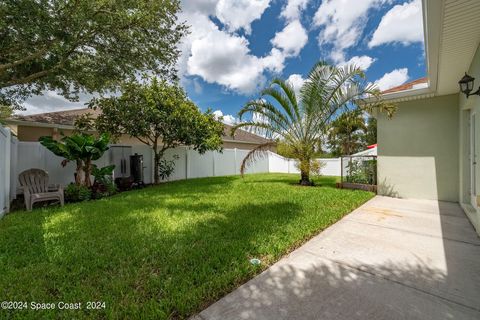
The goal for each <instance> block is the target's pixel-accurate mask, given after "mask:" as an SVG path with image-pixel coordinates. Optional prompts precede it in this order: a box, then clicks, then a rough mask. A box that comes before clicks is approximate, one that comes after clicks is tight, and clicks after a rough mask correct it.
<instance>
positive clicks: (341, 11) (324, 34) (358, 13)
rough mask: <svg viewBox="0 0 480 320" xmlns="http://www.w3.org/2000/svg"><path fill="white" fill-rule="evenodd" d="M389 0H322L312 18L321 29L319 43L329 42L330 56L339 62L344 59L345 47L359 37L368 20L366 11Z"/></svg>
mask: <svg viewBox="0 0 480 320" xmlns="http://www.w3.org/2000/svg"><path fill="white" fill-rule="evenodd" d="M388 1H389V0H356V1H354V3H353V2H352V1H349V0H324V1H323V2H322V4H321V5H320V7H319V8H318V10H317V12H316V13H315V16H314V18H313V23H314V25H315V26H316V27H320V28H321V31H320V34H319V37H318V41H319V44H320V45H323V44H330V45H332V50H331V53H330V58H332V59H333V60H334V62H336V63H339V62H342V61H344V60H345V53H344V51H345V49H348V48H350V47H352V46H353V45H355V44H356V43H357V42H358V40H359V39H360V37H361V35H362V33H363V30H364V28H365V25H366V21H367V20H368V15H367V14H368V11H369V10H370V9H371V8H374V7H376V6H379V5H381V4H383V3H385V2H388Z"/></svg>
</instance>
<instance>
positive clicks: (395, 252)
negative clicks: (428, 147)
mask: <svg viewBox="0 0 480 320" xmlns="http://www.w3.org/2000/svg"><path fill="white" fill-rule="evenodd" d="M194 319H198V320H215V319H218V320H220V319H222V320H226V319H256V320H260V319H272V320H274V319H275V320H276V319H290V320H293V319H302V320H304V319H435V320H438V319H480V239H479V238H478V236H477V234H476V233H475V231H474V229H473V227H472V226H471V225H470V223H469V221H468V220H467V218H466V217H465V214H464V213H463V211H462V209H461V208H460V207H459V206H458V205H457V204H455V203H448V202H437V201H428V200H403V199H394V198H388V197H375V198H374V199H372V200H371V201H369V202H368V203H366V204H365V205H363V206H362V207H360V208H358V209H357V210H355V211H354V212H352V213H351V214H349V215H348V216H346V217H345V218H344V219H342V220H341V221H339V222H338V223H336V224H335V225H333V226H331V227H330V228H328V229H327V230H325V231H324V232H322V233H321V234H320V235H318V236H316V237H315V238H313V239H312V240H310V241H309V242H308V243H306V244H305V245H304V246H302V247H300V248H299V249H297V250H295V251H294V252H292V253H291V254H290V255H288V256H287V257H285V258H283V259H282V260H280V261H279V262H278V263H276V264H275V265H273V266H272V267H271V268H269V269H268V270H266V271H265V272H263V273H262V274H260V275H259V276H257V277H256V278H254V279H252V280H251V281H249V282H247V283H246V284H244V285H243V286H241V287H240V288H238V289H237V290H235V291H233V292H232V293H230V294H229V295H227V296H226V297H224V298H223V299H221V300H219V301H218V302H216V303H214V304H213V305H211V306H210V307H209V308H207V309H206V310H204V311H202V312H201V313H200V314H199V315H197V316H196V317H194Z"/></svg>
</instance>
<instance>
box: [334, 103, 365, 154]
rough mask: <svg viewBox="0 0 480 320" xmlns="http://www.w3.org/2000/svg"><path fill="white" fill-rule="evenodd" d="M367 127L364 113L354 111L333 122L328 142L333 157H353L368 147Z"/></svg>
mask: <svg viewBox="0 0 480 320" xmlns="http://www.w3.org/2000/svg"><path fill="white" fill-rule="evenodd" d="M366 133H367V126H366V124H365V119H364V115H363V112H361V110H358V109H357V110H353V111H349V112H345V113H342V114H341V115H340V116H339V117H338V118H336V119H335V120H334V121H332V123H331V125H330V128H329V129H328V135H327V141H328V147H329V148H330V152H331V153H332V155H333V156H335V157H339V156H342V155H351V154H353V153H356V152H359V151H361V150H363V149H365V147H366V146H367V144H366Z"/></svg>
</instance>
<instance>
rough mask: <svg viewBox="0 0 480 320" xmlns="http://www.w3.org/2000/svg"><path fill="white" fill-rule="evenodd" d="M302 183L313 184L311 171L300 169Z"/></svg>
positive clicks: (305, 184)
mask: <svg viewBox="0 0 480 320" xmlns="http://www.w3.org/2000/svg"><path fill="white" fill-rule="evenodd" d="M300 176H301V178H300V185H302V186H311V185H312V182H311V181H310V172H308V171H304V170H301V171H300Z"/></svg>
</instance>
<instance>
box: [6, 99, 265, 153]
mask: <svg viewBox="0 0 480 320" xmlns="http://www.w3.org/2000/svg"><path fill="white" fill-rule="evenodd" d="M88 113H89V114H91V115H92V117H94V118H96V117H97V116H98V115H99V114H100V113H101V111H100V110H98V109H97V110H93V109H88V108H83V109H74V110H64V111H57V112H47V113H39V114H31V115H16V116H14V117H13V118H11V119H10V121H9V122H12V123H16V124H20V125H21V123H19V122H22V123H30V124H31V125H38V126H41V125H42V124H43V125H51V126H55V125H58V126H62V127H73V124H74V122H75V119H76V118H77V117H79V116H81V115H84V114H88ZM224 126H225V127H224V131H223V137H222V138H223V140H224V141H235V142H248V143H254V144H261V143H266V142H269V141H270V140H268V139H265V138H263V137H261V136H259V135H256V134H253V133H250V132H247V131H245V130H237V132H236V133H235V136H234V137H232V136H231V135H230V132H231V129H232V126H229V125H227V124H225V125H224Z"/></svg>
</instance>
